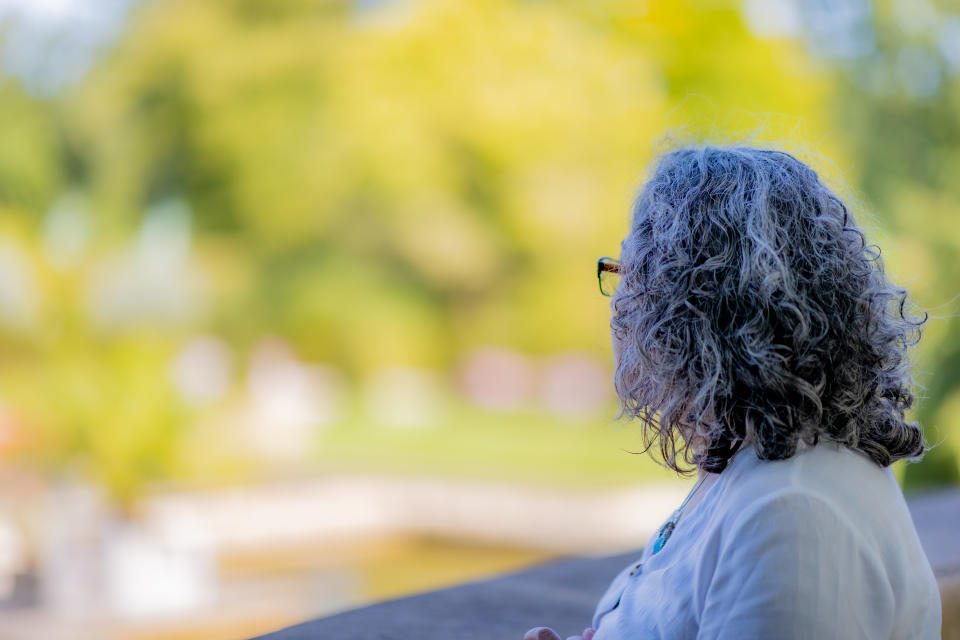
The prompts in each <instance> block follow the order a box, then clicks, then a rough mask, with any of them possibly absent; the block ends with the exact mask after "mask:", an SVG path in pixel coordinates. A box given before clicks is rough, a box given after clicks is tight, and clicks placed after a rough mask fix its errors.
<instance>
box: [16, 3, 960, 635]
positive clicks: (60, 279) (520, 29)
mask: <svg viewBox="0 0 960 640" xmlns="http://www.w3.org/2000/svg"><path fill="white" fill-rule="evenodd" d="M702 140H709V141H713V142H720V143H724V142H747V143H751V144H769V145H775V146H777V147H780V148H784V149H787V150H789V151H792V152H794V153H796V154H797V155H798V156H799V157H801V159H803V160H805V161H807V162H808V163H810V164H811V165H813V166H814V167H815V168H816V169H817V171H818V172H819V173H820V175H821V176H822V177H823V179H824V180H826V181H827V182H828V183H829V184H830V185H832V186H833V187H834V188H836V189H837V190H838V192H840V193H841V195H842V196H843V197H844V198H846V199H847V200H848V201H849V202H851V203H852V204H853V205H854V207H855V209H856V210H857V211H858V219H859V221H860V223H861V225H862V226H863V227H864V229H865V230H866V231H867V233H868V236H869V238H870V239H871V240H872V241H874V242H877V243H878V244H880V246H881V247H882V249H883V251H884V258H885V262H886V265H887V268H888V271H889V273H890V274H891V275H892V277H893V279H894V280H895V281H897V282H898V283H900V284H903V285H905V286H907V287H908V288H909V289H910V291H911V293H912V294H913V297H914V299H915V301H916V303H917V305H918V306H919V307H920V308H921V309H926V310H928V311H929V312H930V313H931V316H932V319H931V321H930V322H929V323H928V325H927V328H926V332H925V337H924V339H923V341H922V342H921V343H920V345H919V346H918V347H917V350H916V362H917V369H916V377H917V380H918V383H919V384H920V385H921V387H920V395H921V396H922V399H921V401H920V402H919V403H918V405H917V407H916V409H915V411H914V412H913V417H914V418H915V419H918V420H920V421H921V422H922V423H923V425H924V427H925V428H926V431H927V435H928V438H929V439H930V441H931V442H934V443H939V445H938V446H937V447H936V448H935V449H934V450H933V451H932V452H931V453H929V454H928V456H927V458H926V459H925V460H924V461H923V462H922V463H919V464H910V465H897V468H896V470H897V474H898V477H899V478H901V480H902V482H903V483H904V488H905V490H906V491H908V492H910V491H919V490H923V489H924V488H928V487H932V486H939V485H945V484H954V483H957V482H958V455H957V451H958V448H960V377H958V373H960V317H958V315H957V314H958V308H960V304H958V298H957V296H958V294H960V259H958V248H960V213H958V205H960V4H958V3H957V2H955V1H948V0H938V1H931V0H876V1H874V2H870V1H868V0H816V1H809V2H806V1H804V2H801V1H799V0H747V1H745V2H739V1H733V0H632V1H623V0H602V1H592V2H574V1H572V0H554V1H551V2H547V1H543V0H462V1H459V2H454V1H449V0H446V1H445V0H2V1H0V636H2V637H87V636H88V635H89V637H122V638H173V637H176V638H188V637H189V638H221V637H224V638H225V637H243V636H249V635H253V634H255V633H257V632H264V631H267V630H270V629H272V628H276V627H279V626H283V625H285V624H290V623H293V622H296V621H298V620H300V619H304V618H307V617H311V616H317V615H323V614H325V613H329V612H331V611H336V610H340V609H343V608H346V607H350V606H354V605H356V604H359V603H363V602H368V601H371V600H376V599H379V598H384V597H389V596H394V595H400V594H404V593H409V592H412V591H416V590H419V589H426V588H431V587H437V586H441V585H444V584H451V583H454V582H457V581H461V580H465V579H468V578H472V577H475V576H479V575H487V574H490V573H495V572H497V571H502V570H506V569H508V568H510V567H514V566H519V565H522V564H524V563H528V562H532V561H535V560H539V559H542V558H546V557H549V556H551V555H555V554H557V553H562V552H569V551H571V550H574V549H586V548H592V549H597V550H603V549H606V548H615V547H617V546H618V545H619V546H623V545H625V544H628V543H629V542H630V541H625V540H623V539H607V538H604V535H605V531H604V530H605V529H609V528H615V527H612V526H611V527H608V526H607V524H604V523H608V520H603V518H605V517H607V516H605V515H602V514H601V515H596V514H595V521H596V522H599V523H601V524H598V525H597V526H595V527H594V528H593V530H592V532H591V530H589V529H587V530H580V529H576V527H575V526H574V525H573V524H571V525H570V526H569V527H567V526H556V527H554V529H556V531H557V535H556V536H554V537H551V535H550V534H547V533H542V532H541V533H539V534H537V535H533V534H532V533H530V531H529V527H528V525H527V524H526V523H528V522H529V520H528V519H525V518H528V517H529V515H530V514H531V513H540V512H538V511H537V509H541V508H542V509H546V510H547V511H545V512H543V514H541V515H543V517H544V518H546V519H547V521H549V518H551V517H555V515H556V514H557V513H566V514H567V519H568V521H569V522H571V523H575V522H576V521H578V520H582V519H583V518H582V514H583V509H588V508H594V507H596V505H597V504H599V503H600V502H602V500H601V499H600V498H597V497H596V496H607V497H609V496H611V495H621V494H615V493H611V492H616V491H621V490H627V489H629V490H633V489H634V488H638V487H639V488H640V489H643V488H644V487H646V488H647V489H650V488H659V489H658V491H659V490H660V489H662V491H661V492H660V493H656V492H655V491H653V489H650V491H648V493H645V494H643V495H645V496H648V497H649V499H650V500H651V502H650V504H651V505H654V504H658V503H656V496H658V495H659V496H666V499H665V500H666V502H664V504H666V505H667V507H666V508H669V507H670V506H672V505H673V504H674V503H673V502H672V500H673V499H674V497H675V495H676V491H677V490H679V488H680V487H682V486H683V485H682V483H681V482H680V481H679V480H677V479H676V478H674V477H673V476H672V475H671V474H669V473H667V472H665V471H663V470H662V469H660V468H659V467H657V466H656V465H655V464H654V463H653V462H651V461H650V460H649V459H647V458H646V457H645V456H641V455H632V454H631V453H629V452H630V451H635V450H637V449H639V448H640V446H641V442H640V439H639V435H638V433H637V432H636V430H634V429H632V428H631V427H630V425H629V424H626V425H622V424H618V423H616V422H615V420H614V419H615V416H616V402H615V399H614V398H613V396H612V388H611V384H610V376H611V363H610V350H609V329H608V320H609V309H608V306H607V300H606V299H605V298H602V297H601V296H600V294H599V292H598V288H597V282H596V277H595V276H596V274H595V261H596V259H597V258H598V257H599V256H603V255H612V256H616V255H617V252H618V247H619V243H620V240H621V238H622V236H623V233H624V232H625V231H626V229H627V224H628V216H629V208H630V203H631V200H632V198H633V195H634V193H635V192H636V189H637V187H638V186H639V185H640V184H641V182H642V179H643V171H644V167H645V166H646V164H647V162H648V161H649V160H650V159H651V158H652V157H654V156H655V154H656V153H657V152H658V151H660V150H662V149H665V148H668V147H669V146H670V145H671V144H675V143H677V142H681V143H682V142H698V141H702ZM644 490H645V489H644ZM524 496H526V497H524ZM680 496H682V492H681V493H680ZM604 499H607V498H604ZM604 504H607V507H608V509H607V511H606V512H604V513H606V514H607V515H610V514H611V513H615V512H617V510H618V509H620V510H621V511H622V510H623V509H622V507H618V506H617V505H619V504H621V503H618V502H616V500H613V501H612V502H611V501H610V500H607V503H604ZM545 505H546V506H545ZM585 505H587V506H585ZM551 509H552V510H551ZM651 510H652V511H654V512H656V511H657V508H655V507H653V506H652V507H651ZM548 512H549V513H548ZM591 513H592V512H591ZM597 513H598V514H599V512H597ZM657 513H659V512H657ZM551 514H553V515H551ZM611 517H614V516H611ZM609 522H613V521H612V520H611V521H609ZM574 530H575V531H574ZM525 532H526V533H525ZM571 532H572V533H571ZM565 533H568V534H570V535H571V536H573V538H575V539H571V538H570V536H568V537H567V538H564V537H563V536H564V534H565ZM642 543H643V540H642V539H637V540H635V545H634V546H640V545H641V544H642ZM534 622H535V621H534ZM518 631H521V632H522V630H518Z"/></svg>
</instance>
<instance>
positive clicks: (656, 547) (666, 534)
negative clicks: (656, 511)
mask: <svg viewBox="0 0 960 640" xmlns="http://www.w3.org/2000/svg"><path fill="white" fill-rule="evenodd" d="M676 526H677V525H676V524H675V523H674V522H673V520H669V521H667V523H666V524H665V525H663V526H662V527H660V535H659V536H657V539H656V541H655V542H654V543H653V553H660V549H663V545H665V544H667V540H669V539H670V535H671V534H672V533H673V529H674V527H676Z"/></svg>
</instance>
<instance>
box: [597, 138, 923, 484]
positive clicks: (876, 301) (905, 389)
mask: <svg viewBox="0 0 960 640" xmlns="http://www.w3.org/2000/svg"><path fill="white" fill-rule="evenodd" d="M620 260H621V263H622V272H621V273H622V281H621V284H620V286H619V288H618V289H617V292H616V295H615V296H614V298H613V301H612V305H613V318H612V320H611V327H612V329H613V332H614V334H615V335H616V337H617V338H618V340H619V341H620V344H621V349H622V353H621V356H620V358H619V361H618V364H617V370H616V375H615V383H616V388H617V393H618V395H619V396H620V400H621V406H622V411H623V414H624V415H627V416H631V417H636V418H638V419H639V420H640V421H641V423H642V425H643V429H644V437H645V442H646V444H647V446H648V447H651V446H653V447H657V448H658V449H659V452H660V454H661V455H662V457H663V460H664V462H665V463H666V464H667V465H668V466H670V467H672V468H674V469H676V470H678V471H680V470H683V467H684V464H686V465H689V464H695V465H697V466H700V467H702V468H704V469H705V470H707V471H721V470H722V469H723V468H724V467H725V466H726V463H727V461H728V460H729V458H730V457H731V456H732V455H733V453H734V452H735V451H736V449H737V448H738V446H740V445H741V444H742V443H743V442H748V443H750V445H751V446H753V447H755V449H756V452H757V455H758V456H759V457H760V458H762V459H768V460H778V459H784V458H788V457H790V456H792V455H793V454H794V453H796V451H797V446H798V443H799V442H801V441H803V442H806V443H807V444H810V445H813V444H816V443H817V442H818V441H819V440H820V439H821V438H825V439H828V440H832V441H836V442H838V443H841V444H844V445H846V446H849V447H851V448H854V449H858V450H860V451H862V452H863V453H865V454H866V455H868V456H869V457H870V458H871V459H872V460H873V461H874V462H876V463H877V464H879V465H881V466H887V465H889V464H890V463H891V462H893V461H895V460H897V459H900V458H905V457H913V456H917V455H920V454H922V452H923V450H924V443H923V437H922V434H921V431H920V428H919V426H918V425H916V424H914V423H908V422H906V421H905V419H904V411H905V410H906V409H908V408H909V407H910V406H911V404H912V402H913V394H912V392H911V390H910V384H911V380H910V374H909V370H908V368H909V360H908V358H907V350H908V348H909V347H910V346H912V345H913V344H915V343H916V341H917V340H919V327H920V325H921V324H922V323H923V322H924V321H925V319H926V318H925V317H924V318H920V319H913V318H911V317H909V316H908V315H905V313H904V305H905V302H906V291H905V290H904V289H901V288H898V287H895V286H893V285H892V284H891V283H890V282H889V281H888V280H887V278H886V276H885V275H884V271H883V265H882V263H881V261H880V257H879V249H878V248H877V247H875V246H873V245H868V244H867V243H866V241H865V239H864V235H863V233H861V231H860V230H859V229H858V228H857V227H856V225H855V223H854V221H853V218H852V217H851V215H850V213H849V212H848V209H847V206H846V205H845V204H844V203H843V202H842V201H841V200H840V198H838V197H837V196H836V195H835V194H834V193H832V192H831V191H830V190H829V189H828V188H827V187H826V186H824V185H823V184H822V183H821V182H820V180H819V179H818V177H817V174H816V173H815V172H814V171H813V170H812V169H810V168H809V167H808V166H807V165H805V164H804V163H802V162H800V161H799V160H797V159H796V158H795V157H793V156H792V155H790V154H788V153H785V152H782V151H776V150H766V149H755V148H748V147H715V146H706V147H696V148H683V149H679V150H675V151H672V152H670V153H667V154H666V155H664V156H662V157H661V158H660V159H659V161H658V162H657V164H656V165H655V168H654V170H653V172H652V175H651V177H650V179H649V180H648V182H647V183H646V184H645V186H644V188H643V190H642V192H641V193H640V195H639V197H638V198H637V200H636V203H635V207H634V212H633V222H632V226H631V229H630V232H629V234H628V235H627V237H626V239H625V240H624V242H623V247H622V252H621V256H620Z"/></svg>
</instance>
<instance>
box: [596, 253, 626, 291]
mask: <svg viewBox="0 0 960 640" xmlns="http://www.w3.org/2000/svg"><path fill="white" fill-rule="evenodd" d="M620 266H621V265H620V261H619V260H616V259H614V258H610V257H607V256H604V257H602V258H600V259H598V260H597V284H598V285H599V286H600V295H603V296H606V297H608V298H609V297H611V296H612V295H613V294H612V293H607V292H606V291H604V290H603V280H602V277H603V274H604V273H613V274H616V275H620Z"/></svg>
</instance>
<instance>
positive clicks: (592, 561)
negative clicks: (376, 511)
mask: <svg viewBox="0 0 960 640" xmlns="http://www.w3.org/2000/svg"><path fill="white" fill-rule="evenodd" d="M908 505H909V506H910V512H911V514H912V515H913V519H914V522H915V523H916V526H917V532H918V533H919V535H920V541H921V543H922V544H923V548H924V550H925V551H926V553H927V556H928V557H929V558H930V563H931V565H932V566H933V569H934V572H935V573H936V575H937V582H938V584H939V585H940V594H941V598H942V601H943V638H944V640H960V535H958V532H960V490H956V489H951V490H944V491H938V492H935V493H927V494H922V495H918V496H913V497H911V498H910V499H909V500H908ZM639 555H640V551H639V550H637V551H632V552H629V553H624V554H618V555H614V556H606V557H599V558H594V557H578V558H567V559H563V560H558V561H554V562H550V563H547V564H544V565H541V566H537V567H533V568H530V569H526V570H523V571H519V572H515V573H510V574H507V575H503V576H498V577H496V578H491V579H487V580H481V581H476V582H470V583H466V584H462V585H458V586H455V587H450V588H448V589H440V590H438V591H432V592H428V593H422V594H418V595H414V596H408V597H405V598H399V599H396V600H388V601H386V602H380V603H377V604H373V605H370V606H366V607H361V608H359V609H354V610H352V611H346V612H344V613H340V614H337V615H333V616H329V617H327V618H321V619H318V620H312V621H309V622H305V623H303V624H299V625H296V626H293V627H289V628H287V629H282V630H280V631H277V632H274V633H270V634H267V635H265V636H260V638H261V639H262V640H307V639H308V638H310V639H313V638H337V639H338V640H410V639H418V640H431V639H437V640H440V639H443V640H448V639H453V638H455V639H456V640H520V637H521V636H522V635H523V632H524V631H526V630H527V629H529V628H530V627H534V626H537V625H550V626H553V627H554V628H556V629H557V630H558V631H559V632H560V633H561V635H563V634H567V635H570V634H574V633H579V632H580V631H582V630H583V628H584V627H585V626H587V625H588V624H589V622H590V618H591V616H592V615H593V608H594V606H595V605H596V602H597V599H598V598H599V597H600V595H601V594H602V593H603V591H604V589H605V588H606V587H607V585H608V584H609V582H610V580H612V579H613V577H614V576H615V575H616V574H617V572H618V571H619V570H620V569H622V568H623V567H624V566H626V565H627V564H628V563H630V562H631V561H633V560H635V559H636V558H637V557H639ZM564 637H566V636H564Z"/></svg>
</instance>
